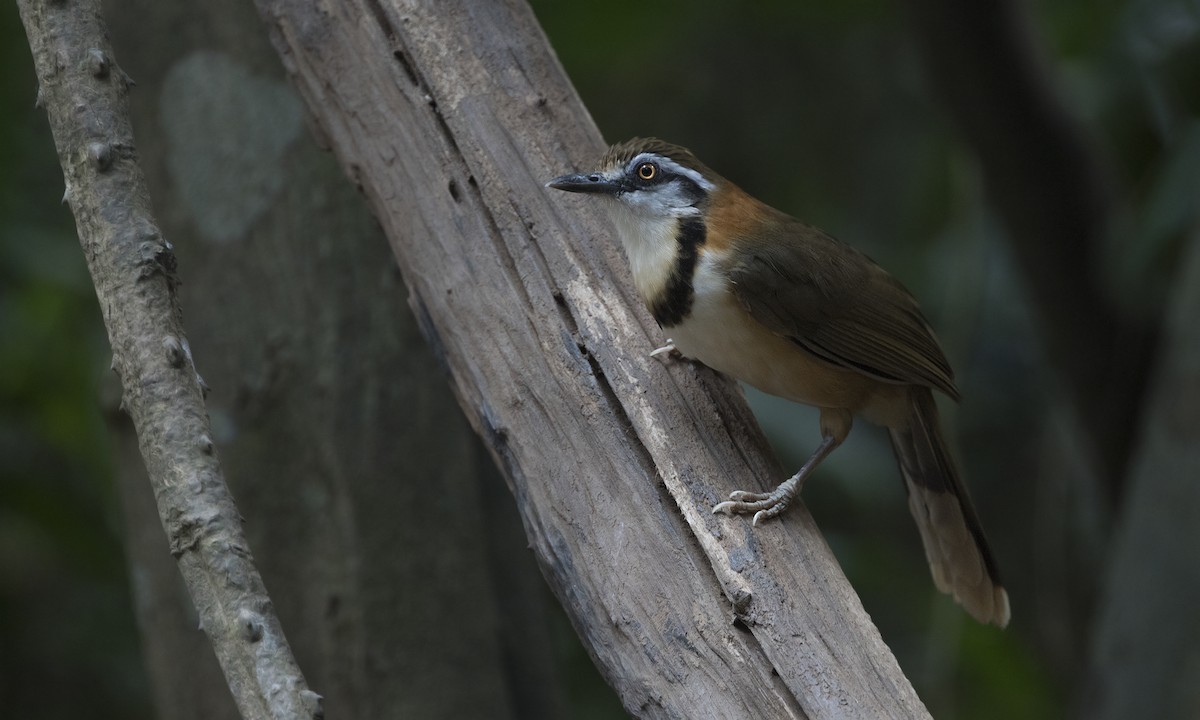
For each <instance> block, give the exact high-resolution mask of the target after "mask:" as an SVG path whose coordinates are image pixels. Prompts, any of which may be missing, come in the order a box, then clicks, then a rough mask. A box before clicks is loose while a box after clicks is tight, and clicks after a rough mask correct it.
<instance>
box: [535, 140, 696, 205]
mask: <svg viewBox="0 0 1200 720" xmlns="http://www.w3.org/2000/svg"><path fill="white" fill-rule="evenodd" d="M546 187H550V188H554V189H555V190H565V191H567V192H576V193H589V194H595V195H601V196H603V197H605V198H609V199H611V200H613V201H615V202H616V207H615V208H613V209H618V208H619V209H620V210H624V211H627V212H629V213H631V214H633V215H635V216H638V218H639V219H640V220H641V221H642V222H646V221H650V220H654V219H658V220H668V219H677V218H685V217H689V216H695V215H700V214H701V213H702V212H703V209H704V207H705V206H706V205H707V204H708V201H709V199H710V197H711V194H712V192H713V191H714V190H715V189H716V188H717V179H716V176H715V175H714V174H713V173H712V171H710V170H709V169H708V168H707V167H705V166H704V164H703V163H701V162H700V161H699V160H697V159H696V156H695V155H693V154H692V153H691V152H689V151H688V150H687V149H686V148H682V147H679V146H678V145H671V144H670V143H666V142H663V141H662V140H657V139H655V138H635V139H633V140H629V141H627V142H623V143H619V144H617V145H613V146H612V147H611V148H609V149H608V152H606V153H605V154H604V157H603V158H602V159H601V160H600V163H599V167H597V168H596V169H594V170H591V171H589V172H582V173H576V174H574V175H563V176H562V177H558V178H554V179H553V180H551V181H550V182H548V183H546Z"/></svg>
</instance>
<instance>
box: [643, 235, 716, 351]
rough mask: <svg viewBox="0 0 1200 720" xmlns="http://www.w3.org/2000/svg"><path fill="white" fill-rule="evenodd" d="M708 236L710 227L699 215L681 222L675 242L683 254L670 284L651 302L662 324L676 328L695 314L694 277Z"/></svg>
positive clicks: (665, 326) (661, 325)
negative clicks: (708, 227) (693, 309)
mask: <svg viewBox="0 0 1200 720" xmlns="http://www.w3.org/2000/svg"><path fill="white" fill-rule="evenodd" d="M707 235H708V230H707V229H706V228H705V227H704V221H703V220H701V219H700V218H699V217H689V218H687V219H685V220H681V221H680V223H679V230H678V233H677V235H676V236H675V241H676V242H678V243H679V256H678V257H677V258H676V259H675V267H674V269H672V271H671V279H670V280H668V281H667V286H666V287H664V288H663V290H662V292H661V293H659V294H658V297H656V298H655V299H654V300H653V301H652V302H650V314H651V315H653V316H654V319H655V320H656V321H658V325H659V327H662V328H670V327H674V326H676V325H678V324H679V323H681V322H683V321H684V319H685V318H687V316H688V315H690V314H691V312H692V300H694V299H695V296H696V291H695V288H694V287H693V286H692V276H693V275H694V274H695V272H696V262H697V261H698V260H699V259H700V246H701V245H703V244H704V241H705V238H706V237H707Z"/></svg>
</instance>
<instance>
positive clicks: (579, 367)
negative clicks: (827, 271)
mask: <svg viewBox="0 0 1200 720" xmlns="http://www.w3.org/2000/svg"><path fill="white" fill-rule="evenodd" d="M258 6H259V8H260V11H261V12H262V14H263V15H264V17H265V18H266V19H267V21H268V24H269V25H270V27H271V29H272V33H273V39H274V41H275V43H276V46H277V48H278V50H279V52H280V54H281V56H282V58H283V60H284V65H285V67H286V68H287V70H288V71H289V73H290V74H291V75H292V77H293V80H294V82H295V83H296V86H297V87H298V88H299V89H300V91H301V95H302V96H303V97H304V98H305V100H307V102H308V106H309V108H310V110H311V112H312V113H313V115H314V116H315V118H316V125H317V127H318V132H319V133H320V134H321V135H322V137H323V139H324V142H326V143H328V145H329V146H330V147H331V148H332V149H333V150H334V152H335V154H336V155H337V157H338V160H339V161H340V163H341V164H342V167H343V168H344V169H345V170H346V172H347V174H348V175H349V176H350V177H351V178H352V179H353V180H354V182H355V183H356V184H357V185H358V186H359V187H360V188H361V189H362V190H363V192H364V193H365V194H366V196H367V198H368V200H369V201H370V203H371V205H372V207H373V209H374V210H375V212H376V214H377V216H378V217H379V219H380V221H381V223H382V225H383V226H384V230H385V231H386V232H387V234H388V237H389V239H390V241H391V242H392V246H393V249H394V251H395V253H396V257H397V258H398V260H399V263H400V266H401V269H402V270H403V273H404V277H405V280H406V281H407V283H408V284H409V287H410V289H411V291H412V295H411V297H410V303H411V305H412V306H413V309H414V312H415V313H416V315H417V318H418V321H419V322H420V324H421V326H422V329H423V331H424V333H425V335H426V337H427V338H428V339H429V341H430V342H431V344H432V345H433V346H434V349H435V351H436V353H437V354H438V355H439V357H441V358H442V361H443V362H444V363H445V365H446V367H447V368H448V370H449V372H450V374H451V376H452V378H453V380H454V382H455V386H456V389H457V392H458V395H459V400H460V403H461V405H462V407H463V409H464V410H465V412H466V414H467V417H468V419H469V420H470V421H471V423H472V425H473V426H474V427H475V428H476V430H477V431H478V432H479V433H480V434H481V435H482V436H483V438H484V440H485V441H486V443H487V444H488V446H489V449H490V450H491V452H492V454H493V456H494V457H495V458H496V460H497V461H498V463H499V464H500V466H501V468H502V469H503V471H504V474H505V476H506V478H507V479H508V482H509V483H510V487H511V489H512V491H513V494H514V495H515V497H516V500H517V505H518V508H519V510H520V512H521V515H522V518H523V520H524V523H525V528H526V532H527V534H528V536H529V538H530V542H531V544H532V545H533V548H534V551H535V553H536V554H537V557H538V559H539V561H540V562H541V563H542V569H543V572H544V573H545V575H546V577H547V580H548V581H549V583H550V585H551V586H552V588H553V589H554V591H555V593H556V594H557V595H558V597H559V598H560V600H561V601H562V602H563V605H564V606H565V607H566V609H567V612H568V614H569V615H570V616H571V618H572V620H573V622H574V624H575V627H576V629H577V631H578V632H579V634H580V635H581V636H582V637H583V638H584V641H585V643H586V644H587V645H588V647H589V648H590V650H591V652H592V654H593V657H594V659H595V660H596V662H597V664H598V665H599V667H600V668H601V671H602V672H603V673H604V674H605V676H606V677H607V679H608V680H609V681H610V682H611V683H612V684H613V685H614V687H615V688H616V689H617V691H618V692H619V694H620V695H621V697H622V700H623V702H624V704H625V706H626V708H627V709H628V710H629V711H630V712H632V713H634V714H636V715H639V716H646V717H687V718H701V717H812V718H847V717H869V718H884V717H897V718H899V717H905V718H907V717H927V713H926V711H925V709H924V707H923V706H922V704H921V703H920V701H919V700H918V699H917V697H916V695H915V693H914V691H913V689H912V687H911V685H910V684H909V683H908V681H907V679H906V678H905V677H904V676H903V674H902V673H901V672H900V670H899V668H898V667H897V665H896V663H895V660H894V658H893V657H892V655H891V653H890V652H889V651H888V649H887V647H886V646H885V645H884V644H883V642H882V640H881V639H880V637H879V635H878V632H877V631H876V630H875V628H874V627H873V626H872V625H871V622H870V620H869V618H868V617H867V616H866V614H865V613H864V611H863V609H862V607H861V605H860V603H859V601H858V599H857V597H856V596H855V594H854V592H853V590H852V589H851V588H850V586H849V585H848V584H847V582H846V580H845V578H844V576H843V575H842V574H841V571H840V569H839V568H838V566H837V563H836V561H835V560H834V558H833V556H832V554H831V553H830V552H829V549H828V547H827V546H826V544H825V542H824V541H823V539H822V538H821V536H820V534H819V533H818V531H817V529H816V528H815V526H814V524H813V522H812V519H811V518H810V517H809V516H808V515H807V513H806V512H804V511H803V509H802V508H797V509H796V510H795V511H793V512H791V513H790V514H789V516H788V518H787V519H786V520H785V521H784V522H780V523H773V524H771V525H769V526H767V527H765V528H760V529H753V528H751V526H750V525H749V523H748V522H747V520H746V519H745V518H726V517H715V516H713V515H712V514H711V513H710V508H711V507H712V505H713V504H714V503H715V502H717V501H718V500H719V499H720V498H723V497H724V496H725V495H726V494H727V493H728V492H729V491H730V490H732V489H735V488H743V487H744V488H750V487H755V486H758V487H767V486H769V485H774V483H775V482H776V481H777V480H778V479H780V473H779V471H778V468H777V467H775V465H774V464H773V463H772V462H770V461H769V460H767V459H766V458H767V457H768V456H767V451H766V444H765V441H764V440H763V438H762V436H761V434H760V432H759V431H758V429H757V427H756V426H755V424H754V422H753V420H752V419H751V417H750V415H749V412H748V411H747V409H746V407H745V405H744V403H743V401H742V399H741V397H740V393H739V392H738V390H737V388H736V386H735V385H734V384H733V383H731V382H729V381H727V380H724V379H720V378H717V377H715V376H714V375H713V374H712V373H711V372H709V371H708V370H706V369H704V368H702V367H700V366H696V365H690V364H686V363H676V364H668V365H664V364H662V363H660V362H658V361H656V360H653V359H650V358H648V357H647V353H648V351H649V350H650V349H651V348H653V347H655V343H656V342H658V341H659V340H661V335H660V333H659V332H658V330H657V328H656V327H655V326H654V323H653V321H652V320H650V318H649V317H648V316H647V314H646V313H645V312H644V311H643V310H642V309H641V307H640V304H639V302H638V301H637V300H636V297H635V294H634V292H633V291H632V289H631V287H630V285H629V282H628V275H627V271H626V269H625V264H624V260H623V259H622V258H621V257H620V256H619V253H618V250H617V249H616V247H615V246H614V244H613V242H612V239H611V236H610V231H609V228H608V227H607V226H606V224H605V223H604V222H603V221H602V220H601V219H600V217H599V216H598V215H597V214H596V213H595V211H594V210H593V209H592V208H589V207H587V206H586V205H585V204H584V203H581V202H578V201H576V200H573V199H570V198H564V197H553V198H552V197H550V196H549V195H548V193H547V191H545V190H544V189H543V187H542V184H543V183H544V182H545V181H546V180H547V179H548V178H550V177H552V176H554V175H557V174H560V173H562V172H564V171H566V170H571V169H575V168H578V167H581V166H583V165H584V164H585V163H587V162H591V161H594V159H595V158H596V157H597V156H598V154H599V153H600V151H601V149H602V145H603V143H602V141H601V138H600V136H599V133H598V132H597V130H596V129H595V127H594V125H593V124H592V123H591V121H590V119H589V117H588V115H587V113H586V111H585V109H584V108H583V107H582V105H581V104H580V102H579V99H578V97H577V96H576V95H575V93H574V91H573V90H572V88H571V87H570V84H569V83H568V82H567V80H566V78H565V77H564V76H563V73H562V70H561V68H560V67H559V65H558V63H557V62H556V61H555V59H554V58H553V55H552V53H551V51H550V50H549V48H548V46H547V44H546V40H545V38H544V36H543V35H542V34H541V32H540V31H539V29H538V28H537V24H536V21H535V20H534V18H533V17H532V14H531V13H530V11H529V9H528V7H526V6H525V5H524V4H523V3H521V2H515V1H510V2H486V3H479V2H437V3H434V2H383V3H378V2H372V1H370V0H358V1H350V2H330V1H326V2H317V3H312V4H307V3H291V2H284V1H282V0H259V2H258Z"/></svg>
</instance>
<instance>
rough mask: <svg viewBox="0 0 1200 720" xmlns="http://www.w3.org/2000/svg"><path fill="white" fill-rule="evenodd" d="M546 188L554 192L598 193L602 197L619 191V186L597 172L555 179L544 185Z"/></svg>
mask: <svg viewBox="0 0 1200 720" xmlns="http://www.w3.org/2000/svg"><path fill="white" fill-rule="evenodd" d="M546 187H548V188H553V189H555V190H566V191H567V192H577V193H599V194H602V195H616V194H617V192H619V191H620V189H621V188H620V185H618V184H617V183H615V182H613V181H612V180H609V179H608V178H606V177H604V175H602V174H601V173H598V172H593V173H577V174H575V175H563V176H562V177H556V178H554V179H553V180H551V181H550V182H548V183H546Z"/></svg>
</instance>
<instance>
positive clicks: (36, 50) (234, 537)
mask: <svg viewBox="0 0 1200 720" xmlns="http://www.w3.org/2000/svg"><path fill="white" fill-rule="evenodd" d="M18 5H19V8H20V11H21V18H22V21H23V22H24V24H25V29H26V33H27V35H28V37H29V42H30V47H31V48H32V50H33V58H34V65H35V67H36V69H37V75H38V81H39V83H40V90H39V102H40V103H42V104H43V105H44V107H45V108H46V111H47V114H48V116H49V119H50V127H51V130H52V131H53V134H54V142H55V146H56V147H57V149H58V155H59V161H60V163H61V164H62V168H63V174H64V175H65V178H66V194H65V196H64V199H65V200H66V201H67V202H68V203H69V204H70V206H71V210H72V212H73V213H74V215H75V221H76V225H77V228H78V231H79V239H80V244H81V245H82V247H83V251H84V255H85V256H86V259H87V263H88V270H89V271H90V272H91V275H92V281H93V283H94V284H95V287H96V295H97V297H98V299H99V301H100V307H101V310H102V311H103V315H104V323H105V326H106V328H107V330H108V336H109V342H110V343H111V345H112V349H113V369H114V370H115V371H116V373H117V375H118V377H120V378H121V382H122V386H123V399H122V402H123V404H124V407H125V408H126V410H127V411H128V412H129V415H130V417H131V418H132V420H133V424H134V426H135V428H136V430H137V436H138V441H139V446H140V449H141V455H142V458H143V460H144V462H145V465H146V469H147V472H148V474H149V478H150V482H151V485H152V486H153V488H154V494H155V499H156V500H157V505H158V513H159V516H160V518H161V521H162V525H163V528H164V529H165V531H166V533H167V540H168V545H169V548H170V552H171V554H172V555H174V556H175V558H176V560H177V562H178V566H179V569H180V571H181V572H182V574H183V578H184V580H185V582H186V583H187V586H188V590H189V593H190V594H191V597H192V600H193V602H194V603H195V605H196V608H197V610H198V612H199V616H200V621H201V624H202V626H203V628H204V630H205V632H206V633H207V634H208V636H209V638H210V639H211V641H212V644H213V648H214V649H215V651H216V655H217V658H218V660H219V661H220V663H221V667H222V669H223V670H224V673H225V678H226V681H227V682H228V684H229V687H230V689H231V690H232V692H233V696H234V699H235V700H236V702H237V704H238V708H239V710H240V712H241V714H242V716H243V717H244V718H247V719H250V718H255V719H257V718H298V717H316V716H318V715H320V702H319V696H317V694H316V693H313V692H312V691H310V690H308V688H307V686H306V684H305V682H304V678H303V677H302V676H301V674H300V670H299V668H298V667H297V665H296V662H295V660H294V659H293V657H292V654H291V650H290V648H289V647H288V644H287V640H286V639H285V638H284V636H283V631H282V628H281V627H280V623H279V620H278V618H277V617H276V616H275V612H274V609H273V608H272V606H271V601H270V599H269V598H268V597H267V593H266V590H265V588H264V587H263V583H262V579H261V577H260V576H259V574H258V571H257V570H256V569H255V567H254V564H253V560H252V558H251V556H250V549H249V546H248V544H247V542H246V539H245V537H243V535H242V531H241V523H240V518H239V516H238V512H237V508H236V507H235V506H234V503H233V498H232V496H231V495H230V494H229V491H228V488H227V487H226V486H225V481H224V478H223V476H222V470H221V466H220V463H219V462H218V460H217V457H216V451H215V446H214V443H213V440H212V437H213V433H212V429H211V428H210V425H209V418H208V414H207V412H206V410H205V407H204V398H203V394H204V389H203V381H202V380H201V379H200V376H199V375H198V374H197V372H196V369H195V365H194V363H193V360H192V354H191V351H190V349H189V346H188V341H187V337H186V335H185V334H184V330H183V325H182V321H181V318H180V310H179V305H178V302H177V299H176V294H175V288H176V285H177V282H178V280H177V277H176V274H175V256H174V254H173V252H172V248H171V246H170V245H169V244H168V243H167V242H166V241H165V240H164V239H163V237H162V234H161V232H160V231H159V229H158V227H157V225H156V222H155V220H154V218H153V216H152V213H151V210H150V199H149V194H148V192H147V187H146V183H145V180H144V178H143V175H142V172H141V170H140V168H139V167H138V165H137V155H136V152H135V150H134V144H133V132H132V129H131V126H130V122H129V112H128V105H127V91H128V86H129V83H128V78H127V76H126V75H125V73H124V72H123V71H122V70H121V69H120V67H119V66H118V65H117V64H116V62H115V60H114V59H113V54H112V50H111V48H110V47H109V45H108V39H107V35H106V30H105V27H104V25H103V22H102V21H101V19H100V7H99V2H98V0H80V1H79V2H73V3H45V2H32V1H23V2H20V3H18Z"/></svg>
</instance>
